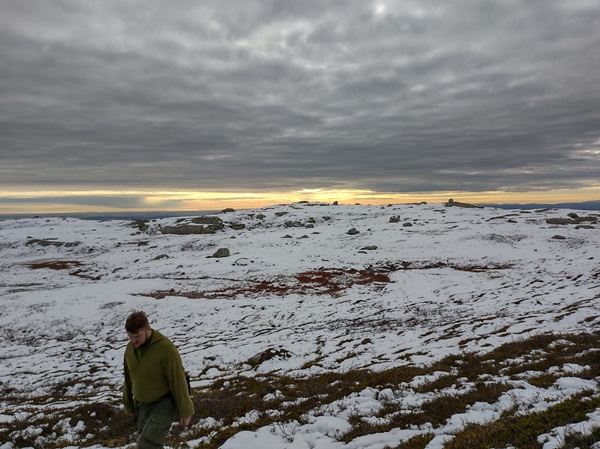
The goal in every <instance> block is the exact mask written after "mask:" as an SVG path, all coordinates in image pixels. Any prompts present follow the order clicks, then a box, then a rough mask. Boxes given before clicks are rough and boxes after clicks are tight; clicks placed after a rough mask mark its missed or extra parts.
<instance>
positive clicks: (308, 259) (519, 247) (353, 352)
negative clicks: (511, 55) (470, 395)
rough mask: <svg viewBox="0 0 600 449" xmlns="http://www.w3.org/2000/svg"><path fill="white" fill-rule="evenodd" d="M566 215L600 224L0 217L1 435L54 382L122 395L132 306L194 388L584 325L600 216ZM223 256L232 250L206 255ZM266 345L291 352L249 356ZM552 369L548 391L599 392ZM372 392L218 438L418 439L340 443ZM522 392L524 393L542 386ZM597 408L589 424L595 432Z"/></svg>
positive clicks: (551, 438) (416, 356)
mask: <svg viewBox="0 0 600 449" xmlns="http://www.w3.org/2000/svg"><path fill="white" fill-rule="evenodd" d="M568 213H571V214H573V213H576V214H577V215H578V216H579V217H590V220H591V219H592V218H594V217H595V218H598V219H600V214H598V213H596V214H594V212H590V211H572V210H564V209H550V210H538V211H520V210H514V211H506V210H499V209H493V208H481V209H480V208H462V207H445V206H444V205H440V204H418V205H390V206H385V207H382V206H366V205H329V204H311V203H298V204H292V205H281V206H273V207H267V208H263V209H257V210H250V211H249V210H243V211H237V212H228V213H221V214H217V215H216V216H218V217H220V219H221V220H222V221H223V223H224V228H223V229H222V230H218V231H216V232H214V233H211V234H191V235H177V234H163V233H161V232H160V229H161V227H162V228H164V227H165V226H174V225H182V224H192V223H191V218H193V217H190V219H188V220H183V221H182V220H181V219H178V218H164V219H158V220H153V221H151V222H149V223H148V229H145V228H144V229H143V230H140V229H138V228H137V227H135V226H133V225H132V224H131V222H129V221H93V220H78V219H74V218H60V217H56V218H33V219H19V220H4V221H0V292H1V293H0V294H1V296H0V298H1V299H0V360H1V364H0V427H1V426H2V423H3V422H4V423H9V422H11V420H14V419H17V418H18V419H23V418H26V417H27V416H29V415H32V414H35V413H39V412H40V410H41V411H44V412H47V413H50V412H51V411H52V409H53V408H55V407H56V408H58V407H64V406H65V404H64V403H62V404H61V403H56V402H53V403H47V404H45V405H44V406H43V407H40V406H39V401H37V402H36V404H38V405H35V407H34V405H33V403H34V402H33V401H32V398H40V397H43V396H44V395H49V397H55V395H53V392H54V393H55V392H56V388H57V385H62V387H61V388H65V387H64V386H65V385H67V384H68V388H67V390H65V393H68V394H65V395H66V396H68V397H73V396H77V397H81V398H82V399H81V400H82V401H105V400H114V399H115V398H117V397H118V396H119V391H118V390H119V388H120V384H121V381H122V357H123V351H124V347H125V344H126V342H127V339H126V335H125V332H124V328H123V326H124V320H125V318H126V317H127V315H128V314H129V313H131V312H132V311H134V310H144V311H145V312H146V313H147V314H148V316H149V318H150V320H151V324H152V325H153V327H154V328H156V329H159V330H161V332H163V333H164V334H166V335H167V336H169V337H171V339H172V340H173V341H174V342H175V343H176V344H177V345H178V347H179V348H180V351H181V354H182V358H183V361H184V364H185V366H186V368H187V370H188V371H190V373H191V375H192V378H193V379H194V381H193V386H194V387H196V388H199V387H203V386H206V385H209V384H210V383H211V382H213V381H214V380H216V379H219V378H223V377H227V376H237V375H244V376H254V375H257V374H260V373H269V372H277V373H280V374H289V375H293V376H310V375H314V374H319V373H323V372H328V371H337V372H344V371H348V370H351V369H355V368H370V369H372V370H384V369H387V368H391V367H395V366H399V365H403V364H405V365H426V364H430V363H432V362H433V361H435V360H438V359H440V358H442V357H444V356H447V355H448V354H454V353H461V352H465V351H475V352H480V351H489V350H490V349H492V348H495V347H498V346H499V345H501V344H503V343H506V342H510V341H514V340H515V339H517V338H523V337H527V336H530V335H534V334H536V333H542V332H556V333H563V332H577V333H581V332H585V331H586V330H587V331H590V332H591V331H594V330H596V329H597V326H598V323H599V321H600V301H599V298H600V233H599V232H598V229H599V228H600V224H598V223H596V224H593V222H592V221H582V222H581V223H580V224H579V225H577V224H552V223H548V222H547V219H554V218H568V217H567V214H568ZM242 225H243V226H242ZM582 225H583V226H582ZM353 228H354V229H355V230H356V231H357V232H356V233H353V232H351V233H349V232H348V231H350V230H351V229H353ZM219 249H227V250H228V251H229V256H228V257H212V256H213V255H214V254H215V253H216V252H217V250H219ZM269 349H271V350H272V351H273V352H274V353H277V354H280V355H282V354H285V356H280V357H278V356H275V357H272V358H270V359H269V360H266V361H264V362H262V363H259V364H252V363H249V362H250V359H251V358H252V357H253V356H255V355H257V354H260V353H262V352H264V351H266V350H269ZM560 368H561V369H563V370H566V371H565V372H564V378H563V379H562V381H561V382H557V384H556V385H555V386H553V388H552V391H544V392H543V394H545V395H547V396H548V397H551V396H555V397H557V398H560V397H565V396H569V395H571V394H574V393H575V392H578V391H582V390H584V389H596V390H597V389H598V385H597V383H596V382H595V381H584V380H582V379H578V378H577V377H576V376H571V375H570V374H571V373H569V372H567V371H568V369H567V368H564V367H560ZM569 369H571V370H572V371H573V372H577V370H580V369H583V368H582V367H580V366H574V367H570V368H569ZM9 394H10V396H11V397H12V398H13V399H11V400H10V401H8V400H3V399H2V397H6V396H7V395H9ZM381 394H382V393H381V392H374V391H363V392H360V393H358V394H356V395H354V396H353V397H351V398H347V399H346V402H345V404H344V408H343V410H342V408H341V407H340V408H339V412H338V413H335V410H336V407H335V404H334V405H332V407H331V410H332V412H331V413H329V415H327V416H324V415H320V416H317V415H315V416H314V417H313V419H312V421H311V422H309V423H308V424H298V423H296V424H290V423H282V424H281V426H280V427H279V428H273V427H265V428H261V429H259V430H257V431H256V432H240V433H238V434H237V435H234V436H233V437H232V438H231V439H230V440H229V441H227V442H226V443H225V444H224V445H223V446H222V447H223V448H224V449H233V448H245V449H253V448H260V449H263V448H270V449H278V448H281V449H283V448H289V449H292V448H293V449H296V448H298V449H300V448H302V449H304V448H342V447H344V448H357V449H358V448H370V449H382V448H383V447H385V446H386V445H388V446H395V445H397V444H398V443H399V442H400V441H403V440H406V439H408V438H410V437H411V436H413V435H415V434H417V433H419V432H423V429H421V428H415V429H412V430H407V429H398V430H392V431H390V432H387V433H385V434H375V435H369V436H365V437H361V438H358V439H357V440H355V441H352V442H350V443H347V444H345V443H342V442H339V441H337V440H336V439H335V438H334V434H335V433H336V432H338V433H339V432H341V431H344V430H345V429H347V428H348V426H349V425H348V418H349V414H350V411H349V410H354V411H356V410H357V409H360V408H365V409H376V408H377V407H378V406H379V405H378V404H379V402H378V398H379V397H380V396H381ZM390 394H393V393H390ZM520 395H521V396H522V398H521V401H523V402H527V401H531V402H532V403H533V402H534V397H539V395H540V391H539V390H537V391H536V389H535V388H533V387H531V388H530V389H528V388H524V389H521V390H520ZM536 395H537V396H536ZM14 398H18V400H15V399H14ZM514 398H515V393H514V392H513V393H512V394H511V395H505V396H502V398H501V400H500V401H499V402H498V403H495V404H478V405H477V406H475V407H472V408H471V410H469V411H468V412H467V413H466V414H463V415H461V416H455V417H453V419H451V420H449V421H448V423H447V424H446V426H445V427H444V428H442V429H436V430H435V433H436V435H437V436H436V437H435V438H434V439H433V440H432V441H431V442H430V443H429V445H428V446H427V447H428V448H430V449H437V448H442V447H443V443H444V441H447V440H448V439H449V438H450V435H451V434H452V432H453V431H455V430H456V429H458V428H460V427H461V426H464V424H465V422H471V423H472V422H482V421H484V420H486V419H488V420H489V419H491V418H493V417H494V416H497V415H498V414H499V413H500V412H501V411H502V410H504V409H505V407H506V406H507V405H506V404H505V402H506V401H514ZM403 400H404V401H406V402H410V401H411V400H414V401H418V400H419V399H418V398H411V397H405V398H403ZM348 402H352V403H353V407H349V406H348ZM550 402H551V401H550ZM67 405H68V404H67ZM599 415H600V412H599V413H596V414H593V415H591V416H590V421H589V422H587V423H585V424H582V425H585V426H587V427H591V426H592V425H600V416H599ZM309 421H310V420H309ZM291 425H293V426H294V428H293V429H290V427H286V426H291ZM65 427H66V426H65ZM63 430H64V429H63ZM27 431H30V432H35V431H36V429H35V428H33V429H28V430H27ZM560 431H561V430H560V429H556V431H555V432H554V433H553V434H552V435H547V436H541V438H542V440H543V441H547V442H546V444H545V445H544V448H545V449H551V448H555V447H558V443H557V441H558V440H560V438H559V436H560ZM70 432H71V438H72V439H73V441H74V442H73V444H74V445H75V444H79V443H76V442H75V441H77V438H80V437H82V435H80V434H79V433H78V430H77V429H76V428H75V427H73V428H72V429H71V430H70ZM544 438H545V440H544ZM189 444H190V445H191V447H193V444H194V441H190V442H189ZM13 447H14V446H13V444H12V442H11V441H0V448H2V449H12V448H13ZM72 447H86V446H85V445H82V446H80V445H77V446H72ZM90 447H92V446H90ZM93 447H96V448H98V447H99V446H93Z"/></svg>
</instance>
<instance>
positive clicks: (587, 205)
mask: <svg viewBox="0 0 600 449" xmlns="http://www.w3.org/2000/svg"><path fill="white" fill-rule="evenodd" d="M481 206H486V207H497V208H499V209H542V208H551V209H581V210H598V211H600V200H596V201H584V202H580V203H555V204H543V203H528V204H491V203H490V204H481Z"/></svg>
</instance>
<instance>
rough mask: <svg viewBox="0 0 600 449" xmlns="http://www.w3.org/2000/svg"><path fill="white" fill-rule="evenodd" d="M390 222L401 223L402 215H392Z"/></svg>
mask: <svg viewBox="0 0 600 449" xmlns="http://www.w3.org/2000/svg"><path fill="white" fill-rule="evenodd" d="M390 223H400V217H399V216H398V215H394V216H392V217H390Z"/></svg>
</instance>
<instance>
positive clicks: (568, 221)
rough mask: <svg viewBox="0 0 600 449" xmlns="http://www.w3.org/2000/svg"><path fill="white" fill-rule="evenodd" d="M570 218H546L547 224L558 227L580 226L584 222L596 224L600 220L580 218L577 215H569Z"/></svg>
mask: <svg viewBox="0 0 600 449" xmlns="http://www.w3.org/2000/svg"><path fill="white" fill-rule="evenodd" d="M568 216H569V218H546V223H548V224H556V225H569V224H579V223H582V222H591V223H596V222H597V221H598V219H597V218H596V217H580V216H579V215H577V214H575V213H570V214H568Z"/></svg>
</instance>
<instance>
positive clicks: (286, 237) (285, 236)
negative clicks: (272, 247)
mask: <svg viewBox="0 0 600 449" xmlns="http://www.w3.org/2000/svg"><path fill="white" fill-rule="evenodd" d="M282 238H284V239H292V238H293V237H292V236H291V235H289V234H286V235H284V236H283V237H282Z"/></svg>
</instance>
